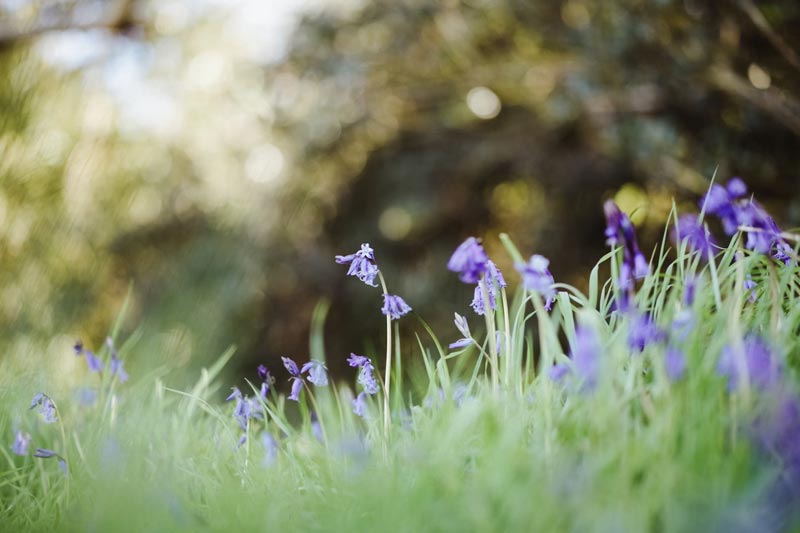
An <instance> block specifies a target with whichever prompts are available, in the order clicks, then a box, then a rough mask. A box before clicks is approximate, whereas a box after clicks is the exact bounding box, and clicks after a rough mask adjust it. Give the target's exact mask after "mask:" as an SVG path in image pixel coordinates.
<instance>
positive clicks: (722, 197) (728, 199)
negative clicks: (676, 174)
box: [700, 178, 747, 235]
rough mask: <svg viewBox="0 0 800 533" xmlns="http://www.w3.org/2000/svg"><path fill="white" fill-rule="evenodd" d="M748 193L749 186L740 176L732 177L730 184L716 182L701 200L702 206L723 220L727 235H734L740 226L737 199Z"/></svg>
mask: <svg viewBox="0 0 800 533" xmlns="http://www.w3.org/2000/svg"><path fill="white" fill-rule="evenodd" d="M746 194H747V186H746V185H745V184H744V182H743V181H742V180H741V179H739V178H731V179H730V180H729V181H728V184H727V185H726V186H725V187H723V186H722V185H718V184H714V185H712V186H711V188H710V189H709V190H708V193H706V195H705V196H703V199H702V200H701V201H700V208H701V209H705V212H706V213H711V214H713V215H716V216H718V217H719V218H720V220H722V227H723V229H724V230H725V234H726V235H733V234H734V233H736V231H737V228H738V227H739V222H738V220H737V205H736V203H735V202H736V201H737V200H738V199H739V198H742V197H743V196H744V195H746Z"/></svg>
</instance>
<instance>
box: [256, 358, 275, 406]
mask: <svg viewBox="0 0 800 533" xmlns="http://www.w3.org/2000/svg"><path fill="white" fill-rule="evenodd" d="M257 372H258V377H259V379H261V390H260V392H259V394H260V396H261V397H262V398H263V399H265V400H266V399H267V395H268V394H269V389H270V387H271V386H272V384H273V383H274V379H273V377H272V375H271V374H270V373H269V369H268V368H267V367H266V366H264V365H258V368H257Z"/></svg>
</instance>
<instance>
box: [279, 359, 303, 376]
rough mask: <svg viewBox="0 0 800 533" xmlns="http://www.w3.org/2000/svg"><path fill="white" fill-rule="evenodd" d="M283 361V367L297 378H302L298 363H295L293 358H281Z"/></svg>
mask: <svg viewBox="0 0 800 533" xmlns="http://www.w3.org/2000/svg"><path fill="white" fill-rule="evenodd" d="M281 361H283V366H284V367H285V368H286V370H288V371H289V374H290V375H292V376H295V377H299V376H300V369H299V368H298V367H297V363H295V362H294V361H293V360H292V359H291V358H289V357H281Z"/></svg>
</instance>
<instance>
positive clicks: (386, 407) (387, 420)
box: [378, 271, 392, 439]
mask: <svg viewBox="0 0 800 533" xmlns="http://www.w3.org/2000/svg"><path fill="white" fill-rule="evenodd" d="M378 279H380V281H381V287H382V288H383V295H384V298H387V297H388V296H389V290H388V289H387V288H386V280H385V279H383V274H382V273H381V272H380V271H379V272H378ZM391 380H392V317H391V316H389V315H386V378H385V380H384V384H385V387H386V390H385V391H384V395H383V432H384V434H385V436H386V438H387V439H388V438H389V429H390V428H391V413H390V403H389V395H390V394H391V390H392V389H391Z"/></svg>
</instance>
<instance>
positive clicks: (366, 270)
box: [336, 242, 379, 287]
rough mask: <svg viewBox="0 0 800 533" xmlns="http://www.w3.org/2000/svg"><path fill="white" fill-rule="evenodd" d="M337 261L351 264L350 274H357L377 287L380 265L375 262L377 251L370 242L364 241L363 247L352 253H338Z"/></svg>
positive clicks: (362, 279)
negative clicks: (376, 279) (376, 280)
mask: <svg viewBox="0 0 800 533" xmlns="http://www.w3.org/2000/svg"><path fill="white" fill-rule="evenodd" d="M336 262H337V263H338V264H340V265H346V264H349V265H350V268H349V269H348V271H347V275H348V276H355V277H357V278H358V279H360V280H361V281H363V282H364V283H366V284H367V285H369V286H370V287H377V286H378V284H377V283H375V278H376V277H377V276H378V272H379V269H378V265H377V263H375V253H374V251H373V250H372V248H370V246H369V243H366V242H365V243H363V244H362V245H361V249H360V250H359V251H357V252H356V253H354V254H350V255H337V256H336Z"/></svg>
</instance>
